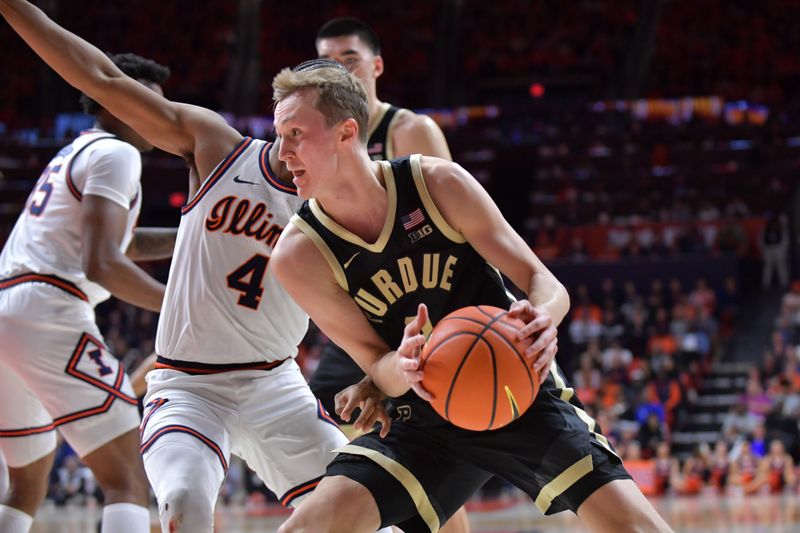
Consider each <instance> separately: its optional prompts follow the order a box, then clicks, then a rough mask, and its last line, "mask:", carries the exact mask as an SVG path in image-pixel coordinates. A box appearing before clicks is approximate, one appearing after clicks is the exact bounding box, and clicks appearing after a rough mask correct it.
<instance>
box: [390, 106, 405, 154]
mask: <svg viewBox="0 0 800 533" xmlns="http://www.w3.org/2000/svg"><path fill="white" fill-rule="evenodd" d="M404 113H410V111H409V110H408V109H398V110H397V111H395V113H394V116H392V120H390V121H389V124H387V125H386V159H394V158H395V155H394V136H393V135H392V128H394V125H395V124H396V123H397V120H398V119H399V118H400V115H402V114H404Z"/></svg>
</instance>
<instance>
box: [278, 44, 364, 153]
mask: <svg viewBox="0 0 800 533" xmlns="http://www.w3.org/2000/svg"><path fill="white" fill-rule="evenodd" d="M272 89H273V95H272V99H273V100H274V101H275V103H276V104H277V103H278V102H280V101H282V100H285V99H286V98H288V97H289V96H291V95H292V94H294V93H297V92H301V91H306V90H312V91H314V92H315V93H316V96H317V97H316V99H315V100H314V107H315V108H316V109H317V111H319V112H320V113H322V114H323V115H324V116H325V125H326V126H327V127H329V128H330V127H331V126H333V125H335V124H337V123H339V122H341V121H343V120H347V119H348V118H352V119H354V120H355V121H356V123H357V124H358V138H359V140H360V141H361V142H363V143H364V144H366V142H367V127H368V124H369V108H368V106H367V92H366V90H365V89H364V86H363V85H362V84H361V81H359V80H358V78H356V77H355V76H353V75H352V74H351V73H350V72H349V71H348V70H347V69H346V68H344V67H343V66H341V65H340V64H339V63H336V62H335V61H331V60H325V59H315V60H312V61H306V62H305V63H301V64H300V65H298V66H296V67H295V68H293V69H291V68H285V69H283V70H281V71H280V72H279V73H278V75H277V76H275V78H274V79H273V80H272Z"/></svg>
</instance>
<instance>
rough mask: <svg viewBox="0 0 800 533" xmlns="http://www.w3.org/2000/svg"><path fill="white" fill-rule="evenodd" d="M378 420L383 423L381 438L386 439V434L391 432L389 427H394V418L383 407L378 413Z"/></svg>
mask: <svg viewBox="0 0 800 533" xmlns="http://www.w3.org/2000/svg"><path fill="white" fill-rule="evenodd" d="M377 422H378V423H379V424H380V425H381V432H380V435H381V438H382V439H385V438H386V435H388V434H389V429H391V427H392V419H391V417H390V416H389V414H388V413H387V412H386V411H385V410H383V409H381V410H380V412H379V413H378V415H377ZM373 425H374V424H373Z"/></svg>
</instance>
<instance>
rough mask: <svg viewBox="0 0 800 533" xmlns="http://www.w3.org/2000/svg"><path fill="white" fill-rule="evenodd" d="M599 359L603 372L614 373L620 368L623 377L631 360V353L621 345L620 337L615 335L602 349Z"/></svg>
mask: <svg viewBox="0 0 800 533" xmlns="http://www.w3.org/2000/svg"><path fill="white" fill-rule="evenodd" d="M601 361H602V365H603V371H604V372H608V373H615V372H617V371H619V370H621V371H622V376H623V377H624V374H625V370H626V369H627V368H628V366H629V365H630V364H631V363H632V362H633V354H632V353H631V351H630V350H628V349H627V348H625V347H623V346H622V343H621V342H620V339H619V338H618V337H617V338H614V339H613V340H611V342H610V343H609V345H608V348H606V349H605V350H603V355H602V358H601Z"/></svg>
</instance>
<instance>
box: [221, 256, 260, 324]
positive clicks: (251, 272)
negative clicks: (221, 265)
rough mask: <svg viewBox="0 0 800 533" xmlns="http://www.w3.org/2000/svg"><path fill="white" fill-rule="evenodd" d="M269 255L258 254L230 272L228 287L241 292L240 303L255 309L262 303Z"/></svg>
mask: <svg viewBox="0 0 800 533" xmlns="http://www.w3.org/2000/svg"><path fill="white" fill-rule="evenodd" d="M267 263H269V257H267V256H265V255H260V254H256V255H254V256H253V257H251V258H250V259H248V260H247V261H245V262H244V263H243V264H242V265H241V266H240V267H239V268H237V269H236V270H234V271H233V272H231V273H230V274H228V277H227V280H228V287H230V288H231V289H233V290H235V291H238V292H239V293H241V294H240V295H239V301H238V304H239V305H241V306H244V307H247V308H250V309H253V310H256V309H258V306H259V305H260V304H261V295H262V294H264V275H265V274H266V273H267Z"/></svg>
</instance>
